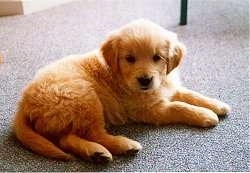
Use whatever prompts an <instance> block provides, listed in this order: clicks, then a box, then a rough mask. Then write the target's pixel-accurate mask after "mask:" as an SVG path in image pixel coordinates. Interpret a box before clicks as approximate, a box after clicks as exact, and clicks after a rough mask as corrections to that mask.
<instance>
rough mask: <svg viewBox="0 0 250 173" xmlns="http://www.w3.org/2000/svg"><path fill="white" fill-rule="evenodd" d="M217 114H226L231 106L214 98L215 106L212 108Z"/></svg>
mask: <svg viewBox="0 0 250 173" xmlns="http://www.w3.org/2000/svg"><path fill="white" fill-rule="evenodd" d="M213 111H214V112H215V113H216V114H217V115H226V114H228V113H230V111H231V108H230V106H229V105H228V104H226V103H223V102H221V101H219V100H216V107H215V109H214V110H213Z"/></svg>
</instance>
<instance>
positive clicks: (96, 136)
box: [88, 128, 142, 155]
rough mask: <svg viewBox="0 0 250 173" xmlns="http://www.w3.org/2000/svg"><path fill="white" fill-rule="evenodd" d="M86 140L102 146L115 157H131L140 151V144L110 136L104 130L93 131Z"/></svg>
mask: <svg viewBox="0 0 250 173" xmlns="http://www.w3.org/2000/svg"><path fill="white" fill-rule="evenodd" d="M88 138H89V139H90V140H92V141H95V142H97V143H99V144H102V145H103V146H105V147H106V148H107V149H108V150H109V151H110V152H111V153H112V154H115V155H123V154H124V155H127V154H128V155H131V154H135V153H137V152H138V151H140V150H141V149H142V146H141V144H140V143H138V142H136V141H134V140H132V139H129V138H126V137H124V136H114V135H110V134H108V133H107V132H106V130H105V129H104V128H99V129H94V130H93V131H92V132H91V133H90V134H89V136H88Z"/></svg>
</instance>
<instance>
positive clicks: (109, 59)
mask: <svg viewBox="0 0 250 173" xmlns="http://www.w3.org/2000/svg"><path fill="white" fill-rule="evenodd" d="M118 43H119V37H118V36H117V35H116V34H115V33H113V34H111V35H110V36H109V37H108V38H107V40H106V41H105V42H104V43H103V44H102V46H101V52H102V55H103V57H104V59H105V61H106V63H107V65H108V66H109V68H110V69H111V71H112V72H114V73H116V72H118V69H119V62H118V61H119V59H118V56H119V55H118V53H119V51H118V47H119V46H118Z"/></svg>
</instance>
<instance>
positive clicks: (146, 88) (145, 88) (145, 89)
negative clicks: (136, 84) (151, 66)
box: [140, 87, 152, 91]
mask: <svg viewBox="0 0 250 173" xmlns="http://www.w3.org/2000/svg"><path fill="white" fill-rule="evenodd" d="M151 88H152V87H140V89H141V90H143V91H147V90H150V89H151Z"/></svg>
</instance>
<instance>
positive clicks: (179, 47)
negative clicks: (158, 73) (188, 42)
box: [167, 41, 186, 74]
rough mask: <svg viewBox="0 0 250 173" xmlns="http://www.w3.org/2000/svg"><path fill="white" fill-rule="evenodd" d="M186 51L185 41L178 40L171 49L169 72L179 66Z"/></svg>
mask: <svg viewBox="0 0 250 173" xmlns="http://www.w3.org/2000/svg"><path fill="white" fill-rule="evenodd" d="M185 53H186V47H185V45H184V44H183V43H181V42H179V41H176V42H175V44H173V45H172V48H170V50H169V58H168V60H167V74H168V73H170V72H171V71H172V70H173V69H175V68H176V67H178V66H179V65H180V63H181V62H182V59H183V57H184V55H185Z"/></svg>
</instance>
